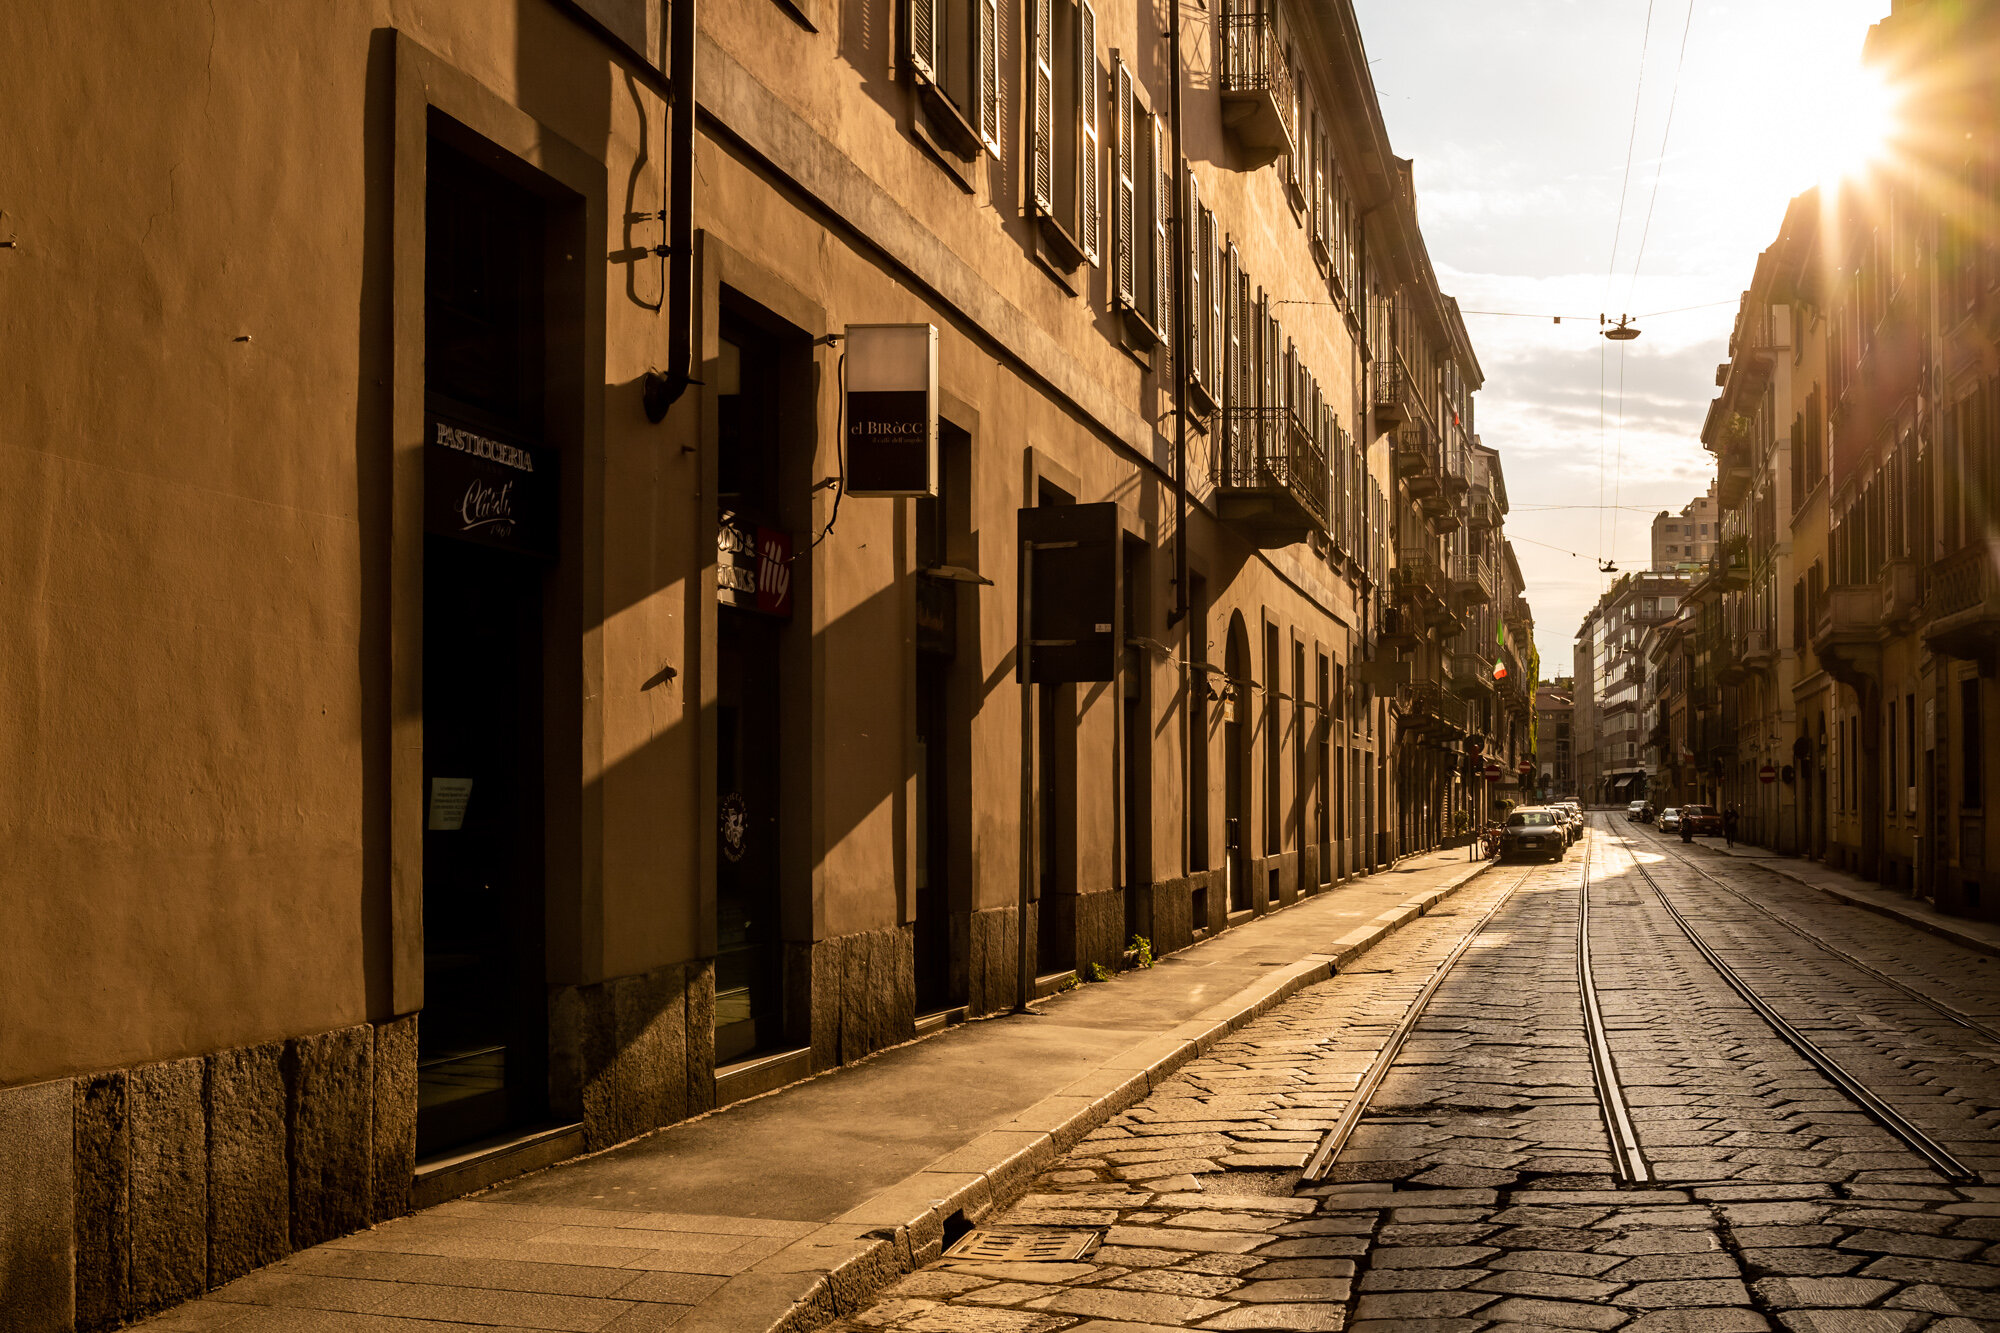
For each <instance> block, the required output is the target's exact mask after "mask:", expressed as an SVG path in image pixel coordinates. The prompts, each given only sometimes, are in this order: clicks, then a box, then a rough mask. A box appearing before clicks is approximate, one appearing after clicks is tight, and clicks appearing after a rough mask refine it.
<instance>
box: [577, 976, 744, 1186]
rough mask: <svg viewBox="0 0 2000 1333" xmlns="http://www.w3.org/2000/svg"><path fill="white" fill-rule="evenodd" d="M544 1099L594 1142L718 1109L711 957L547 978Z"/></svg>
mask: <svg viewBox="0 0 2000 1333" xmlns="http://www.w3.org/2000/svg"><path fill="white" fill-rule="evenodd" d="M549 1103H550V1110H551V1112H552V1114H554V1115H555V1116H556V1118H557V1119H567V1120H581V1121H582V1122H583V1139H584V1144H585V1146H586V1147H587V1148H588V1149H589V1150H590V1151H592V1152H595V1151H597V1150H598V1149H600V1148H608V1147H610V1146H611V1145H612V1144H614V1143H622V1142H624V1141H625V1140H626V1139H629V1138H631V1137H633V1136H634V1135H637V1134H643V1133H645V1132H646V1131H648V1130H652V1129H658V1128H659V1127H660V1126H661V1125H671V1124H673V1123H674V1122H675V1121H677V1120H685V1119H687V1118H688V1117H689V1116H692V1115H699V1114H701V1113H702V1112H704V1111H708V1110H712V1109H714V1106H715V967H714V964H712V963H710V962H705V961H704V962H691V963H669V964H668V965H666V966H665V967H656V968H653V969H652V970H651V971H648V972H640V973H635V974H634V975H632V976H627V977H616V978H613V979H612V980H609V981H600V982H594V983H592V984H590V985H587V986H558V987H554V988H552V989H551V990H550V992H549Z"/></svg>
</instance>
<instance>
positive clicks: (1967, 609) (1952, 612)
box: [1924, 544, 2000, 659]
mask: <svg viewBox="0 0 2000 1333" xmlns="http://www.w3.org/2000/svg"><path fill="white" fill-rule="evenodd" d="M1925 607H1926V609H1927V610H1928V611H1929V612H1930V617H1931V620H1930V624H1928V625H1926V626H1924V643H1925V644H1926V645H1928V646H1929V648H1930V650H1931V651H1932V652H1935V653H1944V654H1946V655H1948V656H1951V657H1965V658H1975V659H1985V658H1988V657H1990V656H1991V655H1992V654H1993V651H1994V648H1995V647H1996V645H2000V574H1996V572H1995V570H1994V568H1993V552H1992V551H1991V550H1990V549H1988V548H1987V547H1986V546H1985V545H1984V544H1981V545H1976V546H1968V547H1966V548H1965V549H1964V550H1962V551H1959V552H1957V553H1956V554H1954V555H1948V556H1946V557H1945V558H1944V559H1943V560H1940V561H1939V562H1938V563H1937V564H1935V565H1933V566H1932V567H1931V587H1930V598H1929V600H1928V601H1927V602H1926V603H1925Z"/></svg>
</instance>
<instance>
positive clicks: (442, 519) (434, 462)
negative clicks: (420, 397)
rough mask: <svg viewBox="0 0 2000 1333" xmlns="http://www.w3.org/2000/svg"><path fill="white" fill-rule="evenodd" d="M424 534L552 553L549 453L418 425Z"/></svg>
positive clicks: (460, 429)
mask: <svg viewBox="0 0 2000 1333" xmlns="http://www.w3.org/2000/svg"><path fill="white" fill-rule="evenodd" d="M424 531H425V532H432V533H436V534H438V535H440V536H444V537H456V538H458V539H459V540H460V541H467V542H477V543H478V544H479V545H481V546H493V547H498V548H499V549H501V550H503V551H520V552H523V553H524V554H527V555H539V556H553V555H554V554H555V553H556V451H555V450H553V449H544V448H542V447H541V446H539V445H532V444H523V443H520V442H518V441H507V440H502V439H498V438H496V437H495V436H494V435H493V434H491V433H490V432H487V431H485V430H472V429H470V428H468V427H465V426H461V425H458V424H456V423H455V422H451V421H447V420H445V419H443V418H441V417H436V416H432V417H429V418H427V419H426V420H425V422H424Z"/></svg>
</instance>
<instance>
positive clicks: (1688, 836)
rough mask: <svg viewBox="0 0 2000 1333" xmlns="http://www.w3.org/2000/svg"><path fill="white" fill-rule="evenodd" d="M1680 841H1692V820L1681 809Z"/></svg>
mask: <svg viewBox="0 0 2000 1333" xmlns="http://www.w3.org/2000/svg"><path fill="white" fill-rule="evenodd" d="M1681 841H1682V842H1685V843H1692V842H1693V841H1694V820H1693V819H1692V818H1690V817H1689V815H1688V812H1687V811H1685V810H1683V811H1681Z"/></svg>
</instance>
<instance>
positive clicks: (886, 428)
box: [844, 324, 937, 497]
mask: <svg viewBox="0 0 2000 1333" xmlns="http://www.w3.org/2000/svg"><path fill="white" fill-rule="evenodd" d="M846 337H847V347H846V350H845V356H846V365H845V371H844V373H845V375H846V377H847V401H846V404H845V413H846V416H847V431H846V440H845V442H844V443H845V447H846V450H847V462H846V468H847V481H846V485H845V490H846V492H847V494H849V495H855V496H862V497H870V496H918V495H922V496H934V495H936V494H937V329H936V328H934V327H932V326H931V325H929V324H850V325H848V326H847V335H846Z"/></svg>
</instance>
